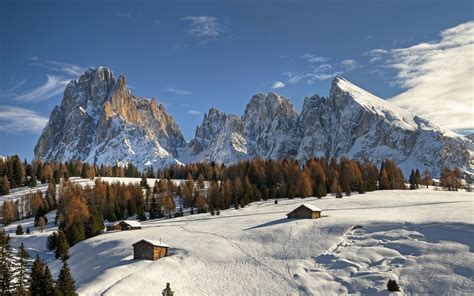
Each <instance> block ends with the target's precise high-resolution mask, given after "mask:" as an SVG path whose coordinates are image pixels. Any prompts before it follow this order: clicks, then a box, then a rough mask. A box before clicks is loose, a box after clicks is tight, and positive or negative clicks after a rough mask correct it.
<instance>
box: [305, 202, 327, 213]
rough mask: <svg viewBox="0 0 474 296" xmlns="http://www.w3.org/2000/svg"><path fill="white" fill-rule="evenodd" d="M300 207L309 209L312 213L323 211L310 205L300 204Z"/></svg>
mask: <svg viewBox="0 0 474 296" xmlns="http://www.w3.org/2000/svg"><path fill="white" fill-rule="evenodd" d="M301 206H303V207H305V208H308V209H310V210H311V211H314V212H322V211H323V210H321V209H320V208H318V207H317V206H315V205H312V204H302V205H301Z"/></svg>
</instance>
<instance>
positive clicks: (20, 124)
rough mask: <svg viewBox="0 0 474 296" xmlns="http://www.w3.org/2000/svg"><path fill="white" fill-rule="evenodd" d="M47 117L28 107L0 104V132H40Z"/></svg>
mask: <svg viewBox="0 0 474 296" xmlns="http://www.w3.org/2000/svg"><path fill="white" fill-rule="evenodd" d="M46 123H48V118H46V117H43V116H41V115H40V114H38V113H37V112H35V111H33V110H29V109H24V108H18V107H12V106H5V105H3V106H0V132H6V133H12V134H17V133H32V134H40V133H41V131H42V130H43V128H44V126H45V125H46Z"/></svg>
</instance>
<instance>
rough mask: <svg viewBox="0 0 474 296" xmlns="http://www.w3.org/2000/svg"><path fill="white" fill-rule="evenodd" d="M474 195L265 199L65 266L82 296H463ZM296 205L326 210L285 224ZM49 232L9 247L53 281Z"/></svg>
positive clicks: (129, 234)
mask: <svg viewBox="0 0 474 296" xmlns="http://www.w3.org/2000/svg"><path fill="white" fill-rule="evenodd" d="M473 198H474V195H473V194H472V193H466V192H442V191H434V190H433V189H429V190H428V189H420V190H417V191H379V192H373V193H367V194H364V195H352V196H350V197H344V198H342V199H335V198H334V197H331V196H328V197H325V198H323V199H316V198H307V199H292V200H280V201H279V203H278V204H277V205H275V204H274V203H273V201H262V202H257V203H253V204H251V205H250V206H248V207H246V208H243V209H239V210H234V209H231V210H226V211H221V214H220V216H211V215H210V214H199V215H193V216H185V217H182V218H176V219H167V220H154V221H146V222H143V223H142V224H143V229H142V230H137V231H126V232H115V233H106V234H103V235H100V236H97V237H94V238H92V239H89V240H86V241H83V242H81V243H79V244H77V245H76V246H74V247H73V248H72V249H71V250H70V254H71V258H70V259H69V260H68V263H69V264H70V266H71V268H72V272H73V275H74V278H75V279H76V285H77V287H78V290H79V293H80V294H81V295H100V294H105V295H138V294H139V295H161V290H162V289H163V288H164V287H165V283H166V282H170V283H171V287H172V289H173V290H175V292H176V295H223V294H225V295H298V294H299V295H321V294H322V295H330V294H346V293H362V294H387V293H388V292H387V291H386V283H387V281H388V279H390V278H391V279H396V280H397V282H398V283H399V285H400V286H401V287H402V289H403V290H404V292H405V293H408V294H432V295H433V294H436V295H446V294H451V295H462V294H466V295H467V294H469V293H470V292H471V291H472V287H473V286H474V276H473V273H474V255H473V248H474V227H473V222H474V221H473V210H474V201H473ZM303 203H309V204H312V205H315V206H317V207H319V208H321V209H322V210H323V212H322V218H320V219H316V220H295V219H291V220H290V219H287V218H286V216H285V214H286V213H288V212H289V211H291V210H292V209H294V208H296V207H297V206H299V205H301V204H303ZM53 216H54V215H53ZM52 220H53V219H51V221H52ZM30 223H31V222H30ZM49 226H50V229H48V230H47V231H46V232H44V233H39V232H38V231H33V233H32V234H31V235H29V236H26V235H25V236H22V237H16V236H15V235H14V234H12V245H13V246H14V247H15V248H16V247H18V245H19V244H20V242H21V241H23V242H24V243H25V245H26V246H27V247H29V248H34V249H36V250H37V251H39V252H40V254H41V255H42V256H43V258H45V259H48V258H49V260H51V261H50V263H49V265H50V267H51V268H52V270H53V272H54V274H57V273H58V270H59V268H60V262H58V261H55V260H53V258H52V256H51V255H50V254H48V252H47V251H46V250H45V246H44V241H45V239H46V236H47V234H49V233H50V231H51V229H54V228H53V224H51V223H50V225H49ZM15 227H16V224H14V225H11V226H9V227H8V229H7V230H10V231H14V229H15ZM32 229H33V228H32ZM140 239H152V240H158V241H159V240H160V239H161V240H162V241H163V242H164V243H166V244H168V245H170V247H171V249H170V256H169V257H167V258H164V259H161V260H158V261H143V260H139V261H135V260H133V249H132V247H131V245H132V244H133V243H135V242H136V241H138V240H140ZM32 253H33V255H35V254H34V253H35V252H33V251H32Z"/></svg>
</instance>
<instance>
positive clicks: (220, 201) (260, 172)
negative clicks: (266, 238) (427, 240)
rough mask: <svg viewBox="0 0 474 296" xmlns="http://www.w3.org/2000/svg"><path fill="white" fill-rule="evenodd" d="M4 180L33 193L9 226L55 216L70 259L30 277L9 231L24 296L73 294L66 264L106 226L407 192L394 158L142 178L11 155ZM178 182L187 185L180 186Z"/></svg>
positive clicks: (5, 212)
mask: <svg viewBox="0 0 474 296" xmlns="http://www.w3.org/2000/svg"><path fill="white" fill-rule="evenodd" d="M71 177H81V178H86V179H91V180H94V179H95V178H96V177H135V178H138V177H140V178H141V182H140V183H139V184H138V183H136V184H125V183H119V182H116V183H112V184H110V183H107V182H103V181H101V180H100V178H96V179H95V181H94V185H93V186H84V185H80V184H76V183H74V182H70V181H69V179H70V178H71ZM150 178H152V179H155V182H154V185H153V186H149V182H148V180H147V179H150ZM0 179H1V183H0V185H1V186H0V192H1V193H2V194H8V193H9V190H10V189H12V188H18V187H22V186H29V187H30V188H32V189H33V190H31V191H30V193H28V194H26V195H24V196H23V197H21V198H19V199H17V200H15V201H13V200H6V201H5V202H4V203H3V205H2V217H3V221H2V222H3V224H4V225H8V224H10V223H12V222H14V221H18V220H21V219H24V218H28V217H35V218H34V224H35V226H36V227H37V228H38V229H39V230H40V231H42V229H43V227H45V226H46V225H47V224H48V222H49V223H52V221H48V218H47V215H46V214H47V213H49V212H51V211H53V210H56V215H55V220H54V223H55V224H56V225H58V230H57V231H55V232H53V233H52V234H51V235H50V236H49V237H48V239H47V248H48V249H49V250H50V251H53V252H54V254H55V257H56V258H57V259H60V260H63V261H64V267H63V270H62V271H61V273H60V276H59V279H58V281H57V282H55V281H54V280H53V279H52V277H51V273H50V272H49V270H48V267H47V265H45V264H44V263H43V262H42V261H41V259H40V258H39V257H37V258H36V260H35V261H34V264H33V266H32V269H31V272H30V267H29V266H28V264H27V262H28V261H27V260H26V258H27V257H28V253H27V252H26V251H25V250H24V247H22V248H20V251H19V252H18V255H17V256H16V257H15V256H13V254H12V252H11V251H10V249H11V248H10V247H9V237H8V235H6V234H5V233H2V234H1V235H0V236H1V237H0V238H1V240H2V246H1V248H2V253H1V256H2V258H3V259H1V262H0V264H3V265H2V266H0V267H1V270H0V273H2V276H3V277H2V278H3V279H9V278H11V277H16V280H15V281H14V282H15V283H16V284H8V283H7V282H5V281H4V283H2V288H1V289H2V291H10V292H11V293H13V294H18V295H28V293H31V294H34V295H43V294H41V293H40V292H39V291H56V292H55V293H57V295H74V293H75V292H74V291H75V288H74V280H73V279H72V275H71V273H70V270H69V268H68V266H67V263H66V260H67V258H68V256H69V254H68V249H69V248H70V247H72V246H73V245H75V244H77V243H78V242H80V241H82V240H84V239H87V238H90V237H93V236H96V235H99V234H100V233H101V232H102V231H103V230H104V221H106V220H107V221H109V222H114V221H117V220H122V219H127V218H129V217H136V218H137V219H138V220H146V219H155V218H171V217H178V216H181V215H184V213H185V210H186V213H187V214H195V213H206V212H209V213H210V214H211V215H219V214H220V211H221V210H225V209H228V208H231V207H232V208H235V209H239V208H241V207H245V206H247V205H248V204H249V203H251V202H253V201H259V200H268V199H274V200H275V203H277V200H278V199H280V198H290V199H291V198H306V197H310V196H315V197H318V198H322V197H324V196H327V195H331V196H334V197H336V198H341V197H343V196H344V195H345V196H350V195H351V194H352V193H353V192H357V193H359V194H363V193H365V192H368V191H375V190H393V189H407V187H406V186H405V181H406V180H405V177H404V176H403V173H402V171H401V170H400V168H399V167H398V166H397V164H396V163H395V162H394V161H392V160H389V159H387V160H385V161H383V162H382V164H381V165H380V167H379V168H378V167H377V166H375V165H374V164H373V163H372V162H370V161H362V162H361V161H357V160H352V159H348V158H341V159H339V160H337V159H336V158H331V159H326V158H313V159H310V160H309V161H307V162H306V163H305V164H304V165H301V164H300V163H298V162H297V161H295V160H288V159H284V160H262V159H258V158H257V159H253V160H250V161H241V162H239V163H236V164H233V165H229V166H225V165H219V164H216V163H195V164H187V165H175V166H171V167H168V168H166V169H163V170H159V171H157V172H154V171H153V170H151V169H150V170H147V171H145V172H140V171H139V170H138V169H137V168H135V167H134V166H133V165H131V164H129V165H128V166H126V167H122V166H118V165H115V166H104V165H102V166H99V167H97V166H94V165H91V164H87V163H83V162H81V161H72V162H66V163H42V162H41V161H37V160H35V161H33V162H32V163H28V162H27V161H26V160H25V161H20V159H19V157H18V156H12V157H8V158H6V159H0ZM176 179H181V180H185V181H184V182H174V181H173V180H176ZM408 181H409V187H408V188H410V189H417V188H419V187H420V186H429V185H432V184H433V180H432V177H431V174H430V172H429V171H427V170H425V171H424V172H423V174H420V172H419V170H413V171H412V172H411V174H410V177H409V179H408ZM38 182H41V183H47V184H48V185H47V190H46V192H45V194H43V193H42V192H41V191H39V190H38V191H36V192H35V191H34V188H35V187H36V186H37V184H38ZM440 183H441V186H443V187H445V188H446V189H447V190H457V189H458V188H460V186H461V183H460V174H459V171H458V170H456V169H454V170H451V169H448V168H445V169H444V170H443V173H442V176H441V180H440ZM177 200H180V206H179V208H177V207H176V201H177ZM50 217H51V216H50ZM29 231H30V229H27V230H26V232H27V233H28V232H29ZM24 232H25V231H24V229H23V228H22V226H21V224H20V225H18V227H17V229H16V233H17V235H22V234H23V233H24ZM2 262H3V263H2ZM29 278H31V283H30V284H29V281H28V279H29ZM9 281H10V280H9ZM10 292H9V293H10ZM61 293H63V294H61ZM5 295H7V294H5ZM44 295H46V294H44Z"/></svg>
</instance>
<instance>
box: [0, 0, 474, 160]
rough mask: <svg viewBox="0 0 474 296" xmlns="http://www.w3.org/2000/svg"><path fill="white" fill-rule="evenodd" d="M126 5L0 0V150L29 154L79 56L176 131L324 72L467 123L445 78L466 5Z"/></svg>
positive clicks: (462, 99)
mask: <svg viewBox="0 0 474 296" xmlns="http://www.w3.org/2000/svg"><path fill="white" fill-rule="evenodd" d="M129 2H130V1H124V2H113V1H82V2H79V1H63V2H60V1H54V2H53V1H42V2H41V4H40V3H38V1H34V2H33V1H3V0H2V1H0V38H1V40H0V41H1V42H0V52H1V57H0V154H1V155H10V154H14V153H16V154H19V155H20V156H21V157H27V158H28V159H31V157H32V154H33V147H34V145H35V143H36V141H37V138H38V136H39V134H40V133H41V130H42V127H43V126H44V124H45V122H46V121H47V118H48V117H49V113H50V111H51V110H52V108H53V107H54V106H55V105H58V104H59V103H60V101H61V98H62V90H63V89H64V85H65V84H66V83H67V81H68V80H70V79H76V78H77V77H78V75H79V73H81V71H83V70H84V69H86V68H88V67H91V66H107V67H110V68H112V69H113V71H114V73H115V76H116V77H118V75H119V74H124V75H125V76H126V78H127V84H128V85H129V87H130V88H131V90H132V91H133V92H134V94H136V95H138V96H142V97H156V98H157V100H158V101H159V102H163V103H164V104H165V106H166V109H167V111H168V112H169V113H170V114H171V115H172V116H173V117H174V118H175V120H176V121H177V123H178V125H179V126H180V127H181V129H182V132H183V134H184V135H185V138H186V139H188V140H189V139H191V138H192V137H193V135H194V131H195V128H196V126H197V125H198V124H199V123H200V122H201V121H202V117H203V113H204V112H206V111H207V110H208V109H209V108H210V107H216V108H218V109H220V110H222V111H224V112H228V113H236V114H239V115H241V114H242V113H243V110H244V108H245V105H246V103H247V102H248V101H249V99H250V98H251V96H252V95H254V94H256V93H258V92H268V91H272V90H273V91H276V92H277V93H279V94H282V95H285V96H287V97H288V98H290V99H291V100H292V102H293V103H294V104H295V106H296V108H297V109H298V110H300V109H301V105H302V102H303V99H304V97H305V96H311V95H313V94H315V93H317V94H320V95H327V94H328V90H329V86H330V82H331V79H332V77H334V75H336V74H337V73H338V74H340V75H342V76H344V77H346V78H348V79H349V80H351V81H352V82H354V83H355V84H357V85H359V86H361V87H363V88H365V89H367V90H369V91H371V92H373V93H374V94H376V95H378V96H381V97H383V98H387V99H390V98H392V100H393V101H394V102H396V103H397V104H399V105H402V106H404V107H407V108H409V109H411V110H412V111H414V112H417V113H422V115H423V116H426V117H428V118H430V119H432V120H433V121H435V122H437V123H438V124H440V125H442V126H446V127H448V128H451V129H454V130H458V131H464V132H465V131H466V130H470V129H472V128H473V123H472V118H473V117H472V115H473V109H472V93H473V92H472V91H473V84H472V79H470V78H469V76H468V77H467V79H462V81H459V79H458V78H456V77H459V76H463V75H462V74H466V73H467V74H471V76H470V77H472V74H473V72H472V71H473V63H474V61H473V51H472V49H473V47H472V46H473V43H474V42H473V40H472V38H473V37H471V36H472V35H471V33H473V32H474V31H472V30H473V27H474V25H473V22H472V19H473V8H474V7H473V2H472V1H308V2H307V1H261V2H259V3H257V4H256V3H252V2H253V1H252V2H251V1H215V2H212V1H207V2H200V1H189V2H187V1H176V2H171V1H161V2H160V1H144V2H139V1H137V2H135V1H134V2H133V4H132V3H129ZM473 35H474V34H473ZM452 40H454V41H452ZM459 59H463V60H464V62H463V63H461V64H457V63H454V62H451V61H454V60H459ZM437 65H442V66H440V67H439V66H437ZM446 65H448V66H446ZM445 66H446V67H447V68H446V70H445V71H440V69H441V68H444V67H445ZM464 76H465V75H464ZM433 77H437V78H436V79H442V81H448V82H449V87H450V88H453V89H450V92H449V94H446V87H444V86H443V84H442V83H438V82H433V79H432V78H433ZM446 78H448V79H446ZM453 79H455V80H456V83H453V82H452V81H454V80H453ZM448 82H446V83H448ZM430 83H431V84H430ZM450 94H454V95H450ZM427 104H434V105H435V106H437V107H444V106H446V108H436V109H437V110H439V109H443V110H448V109H449V110H448V111H449V112H447V111H446V112H444V113H443V114H440V113H439V112H438V113H436V114H435V112H428V111H427V110H426V108H425V107H424V106H426V105H427ZM440 104H443V106H440ZM466 104H467V105H466ZM448 106H455V107H452V108H451V109H453V110H451V109H450V108H448ZM466 106H467V109H466ZM433 109H435V108H433ZM466 110H467V111H466ZM456 112H458V113H456ZM466 119H467V123H466Z"/></svg>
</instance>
